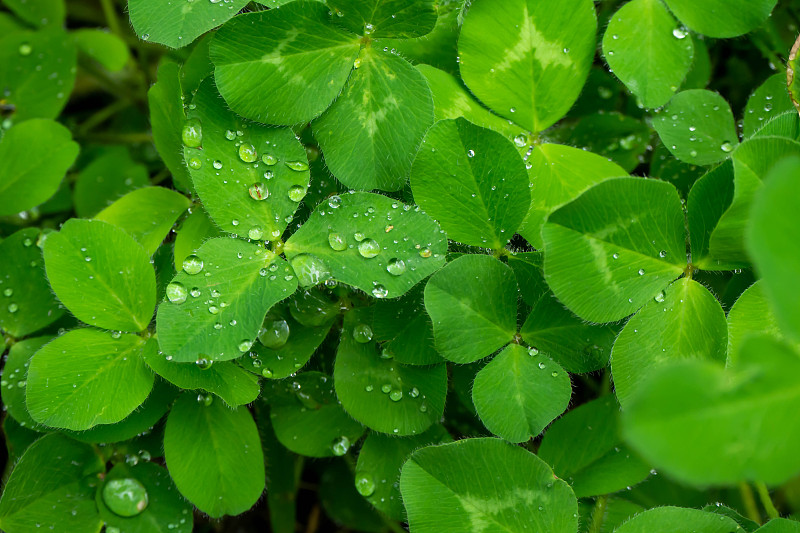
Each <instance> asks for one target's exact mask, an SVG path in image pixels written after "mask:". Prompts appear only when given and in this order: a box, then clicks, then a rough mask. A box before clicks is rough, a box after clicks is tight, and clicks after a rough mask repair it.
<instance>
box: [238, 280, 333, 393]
mask: <svg viewBox="0 0 800 533" xmlns="http://www.w3.org/2000/svg"><path fill="white" fill-rule="evenodd" d="M305 294H307V293H306V291H301V292H299V293H296V294H295V296H294V298H292V299H291V300H290V303H289V305H288V308H287V306H285V305H284V304H278V305H277V306H275V307H273V308H272V309H271V310H270V312H269V313H267V317H266V318H265V319H264V324H263V327H262V328H261V330H260V331H259V341H258V342H255V343H254V344H253V346H252V348H250V350H251V352H250V353H249V354H248V355H243V356H242V357H241V359H239V361H238V362H239V364H240V365H242V366H243V367H244V368H246V369H247V370H249V371H251V372H254V373H256V374H259V375H261V376H264V377H265V378H272V379H283V378H285V377H288V376H290V375H292V374H294V373H295V372H297V371H298V370H299V369H300V368H302V367H303V366H304V365H305V364H306V363H308V361H309V360H310V359H311V356H312V355H314V352H315V351H316V349H317V348H319V345H320V344H322V341H324V340H325V337H326V336H327V335H328V332H329V331H330V329H331V326H333V323H334V320H335V319H336V318H337V317H338V316H339V315H338V313H334V314H332V315H331V316H327V315H323V314H322V313H321V312H320V308H319V307H314V306H313V305H312V306H311V308H310V311H311V312H312V313H313V312H316V313H317V314H316V315H315V316H314V323H313V324H312V323H308V325H304V324H302V323H300V322H298V321H297V320H296V319H295V317H294V316H293V315H297V316H300V315H301V314H303V313H304V312H305V311H306V309H305V306H304V303H306V302H307V301H310V300H305V299H304V298H303V296H305ZM301 301H302V303H301ZM301 307H302V308H303V309H302V311H301ZM300 319H301V320H303V317H300ZM318 321H319V322H321V324H319V323H317V322H318ZM284 335H288V337H285V336H284ZM265 342H266V343H267V344H268V345H269V346H267V345H265V344H264V343H265Z"/></svg>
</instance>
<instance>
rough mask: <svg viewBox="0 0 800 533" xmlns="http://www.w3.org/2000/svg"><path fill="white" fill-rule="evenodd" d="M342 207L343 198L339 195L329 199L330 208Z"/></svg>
mask: <svg viewBox="0 0 800 533" xmlns="http://www.w3.org/2000/svg"><path fill="white" fill-rule="evenodd" d="M340 205H342V198H341V197H340V196H338V195H333V196H331V197H330V198H328V207H330V208H331V209H338V208H339V206H340Z"/></svg>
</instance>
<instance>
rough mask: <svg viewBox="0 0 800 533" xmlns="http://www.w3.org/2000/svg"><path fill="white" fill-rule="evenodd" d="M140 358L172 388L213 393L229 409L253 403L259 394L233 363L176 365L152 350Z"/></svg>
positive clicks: (248, 376)
mask: <svg viewBox="0 0 800 533" xmlns="http://www.w3.org/2000/svg"><path fill="white" fill-rule="evenodd" d="M143 355H144V361H145V363H147V366H149V367H150V368H151V369H152V370H153V372H155V373H156V374H158V375H159V376H161V377H162V378H164V379H166V380H167V381H169V382H170V383H172V384H173V385H175V386H177V387H180V388H182V389H188V390H195V389H199V390H204V391H207V392H213V393H214V394H216V395H217V396H219V397H220V398H222V400H223V401H224V402H225V403H227V404H228V405H230V406H232V407H236V406H239V405H245V404H248V403H250V402H252V401H253V400H255V399H256V398H257V397H258V393H259V392H261V389H260V387H259V386H258V379H257V378H256V377H255V376H253V375H252V374H250V373H248V372H246V371H245V370H244V369H242V368H240V367H239V366H237V365H235V364H234V363H232V362H227V361H219V362H216V363H213V364H212V365H210V366H209V365H208V363H207V362H205V363H201V364H196V363H175V362H172V361H170V360H169V359H167V358H166V357H164V355H163V354H161V353H158V350H155V349H153V350H146V351H145V352H144V354H143Z"/></svg>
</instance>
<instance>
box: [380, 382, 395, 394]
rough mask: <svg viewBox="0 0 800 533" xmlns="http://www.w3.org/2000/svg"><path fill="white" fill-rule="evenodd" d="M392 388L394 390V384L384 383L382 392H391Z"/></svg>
mask: <svg viewBox="0 0 800 533" xmlns="http://www.w3.org/2000/svg"><path fill="white" fill-rule="evenodd" d="M391 390H392V386H391V385H389V384H388V383H384V384H383V385H381V392H382V393H384V394H389V393H390V392H391Z"/></svg>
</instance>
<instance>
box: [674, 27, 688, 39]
mask: <svg viewBox="0 0 800 533" xmlns="http://www.w3.org/2000/svg"><path fill="white" fill-rule="evenodd" d="M672 35H673V36H674V37H675V38H676V39H684V38H685V37H686V32H685V31H684V30H682V29H681V28H675V29H674V30H672Z"/></svg>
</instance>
